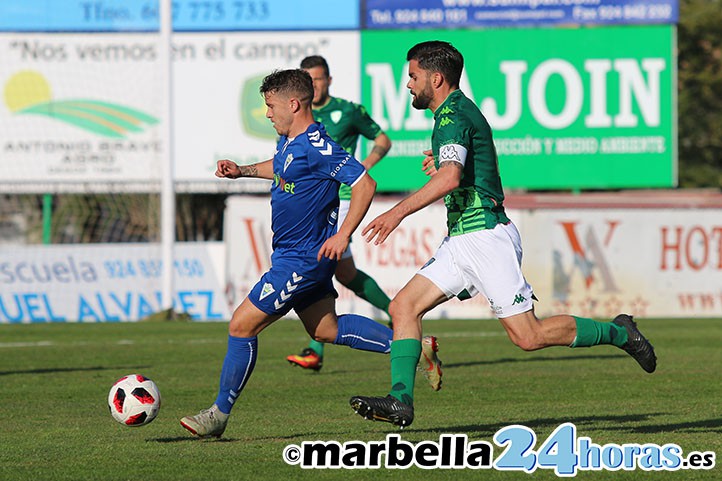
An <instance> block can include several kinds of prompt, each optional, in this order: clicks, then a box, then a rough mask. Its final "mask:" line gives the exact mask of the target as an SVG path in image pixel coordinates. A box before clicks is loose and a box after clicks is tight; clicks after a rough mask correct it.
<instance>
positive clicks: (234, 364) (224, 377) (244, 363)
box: [216, 335, 258, 414]
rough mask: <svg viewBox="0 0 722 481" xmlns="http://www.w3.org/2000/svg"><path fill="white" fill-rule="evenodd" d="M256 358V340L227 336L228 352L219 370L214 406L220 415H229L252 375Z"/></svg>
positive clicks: (254, 338) (254, 337)
mask: <svg viewBox="0 0 722 481" xmlns="http://www.w3.org/2000/svg"><path fill="white" fill-rule="evenodd" d="M257 357H258V338H256V336H253V337H233V336H231V335H229V336H228V350H227V351H226V358H225V359H224V360H223V369H222V370H221V387H220V390H219V391H218V397H217V398H216V405H217V406H218V409H220V410H221V412H222V413H225V414H230V413H231V408H232V407H233V403H235V402H236V399H237V398H238V395H239V394H241V391H243V387H244V386H245V385H246V383H247V382H248V378H250V377H251V373H253V368H254V367H255V365H256V358H257Z"/></svg>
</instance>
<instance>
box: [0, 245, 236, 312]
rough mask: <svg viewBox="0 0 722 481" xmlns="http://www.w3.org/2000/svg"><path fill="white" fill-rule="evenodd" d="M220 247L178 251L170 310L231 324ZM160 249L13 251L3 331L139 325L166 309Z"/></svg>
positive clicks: (1, 301)
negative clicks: (55, 325) (20, 326)
mask: <svg viewBox="0 0 722 481" xmlns="http://www.w3.org/2000/svg"><path fill="white" fill-rule="evenodd" d="M224 261H225V249H224V246H223V243H220V242H207V243H178V244H176V247H175V266H174V269H173V272H174V275H175V277H174V282H175V295H174V299H173V307H174V310H175V311H177V312H185V313H187V314H189V315H190V316H191V317H192V318H193V319H196V320H227V319H228V318H229V309H228V305H227V303H226V297H225V294H224V289H225V279H224V278H225V262H224ZM161 275H162V265H161V250H160V245H158V244H102V245H101V244H94V245H79V244H75V245H58V246H34V247H13V248H12V250H11V249H3V251H2V252H1V253H0V324H1V323H32V322H115V321H137V320H139V319H142V318H144V317H147V316H149V315H151V314H153V313H155V312H158V311H160V310H161V309H162V308H161V306H162V303H161Z"/></svg>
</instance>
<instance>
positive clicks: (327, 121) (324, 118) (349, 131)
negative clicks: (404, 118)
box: [313, 97, 381, 200]
mask: <svg viewBox="0 0 722 481" xmlns="http://www.w3.org/2000/svg"><path fill="white" fill-rule="evenodd" d="M313 118H314V119H315V120H316V122H321V123H322V124H323V126H324V127H325V128H326V132H327V133H328V135H329V137H331V138H332V139H333V140H334V141H336V143H337V144H339V145H340V146H341V147H343V148H344V150H345V151H346V152H348V153H349V154H351V155H354V152H356V145H357V144H358V138H359V135H363V136H364V137H366V138H367V139H369V140H373V139H375V138H376V137H378V136H379V134H380V133H381V127H379V125H378V124H377V123H376V122H374V120H373V119H372V118H371V116H370V115H369V114H368V112H366V109H365V108H364V107H363V105H359V104H355V103H353V102H350V101H348V100H344V99H340V98H338V97H331V99H330V100H329V102H328V103H327V104H326V105H324V106H323V107H321V108H320V109H313ZM338 195H339V198H341V199H342V200H349V199H351V187H349V186H347V185H342V186H341V188H340V189H339V191H338Z"/></svg>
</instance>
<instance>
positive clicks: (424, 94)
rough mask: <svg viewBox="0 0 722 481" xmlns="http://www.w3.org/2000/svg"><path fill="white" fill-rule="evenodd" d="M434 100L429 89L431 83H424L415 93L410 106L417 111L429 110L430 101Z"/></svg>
mask: <svg viewBox="0 0 722 481" xmlns="http://www.w3.org/2000/svg"><path fill="white" fill-rule="evenodd" d="M433 98H434V90H433V89H432V88H431V83H430V82H426V84H425V85H424V88H423V89H421V90H420V91H418V92H416V94H415V95H414V97H413V99H412V100H411V105H413V106H414V108H415V109H417V110H426V109H428V108H429V105H430V104H431V101H432V100H433Z"/></svg>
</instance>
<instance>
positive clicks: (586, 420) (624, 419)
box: [410, 413, 665, 436]
mask: <svg viewBox="0 0 722 481" xmlns="http://www.w3.org/2000/svg"><path fill="white" fill-rule="evenodd" d="M662 415H665V413H649V414H627V415H600V416H584V417H574V416H565V417H564V418H539V419H527V420H515V421H514V422H513V423H509V422H503V423H492V424H466V425H461V426H446V427H437V428H432V429H418V430H417V429H414V428H413V427H412V428H410V430H413V431H417V432H435V433H478V434H482V435H484V436H491V435H494V434H495V433H496V432H497V431H498V430H500V429H502V428H505V427H507V426H509V425H510V424H521V425H523V426H526V427H528V428H531V429H545V428H551V429H554V428H556V427H557V426H559V425H560V424H564V423H568V422H571V423H574V424H575V425H576V426H577V428H580V427H583V426H590V427H592V428H593V429H594V430H608V429H615V430H617V429H625V426H624V425H625V424H630V423H633V424H634V426H631V425H630V426H626V429H630V428H634V427H639V426H638V424H639V423H640V422H643V421H646V420H650V419H652V418H654V417H655V416H662ZM605 424H611V425H613V426H610V427H604V425H605Z"/></svg>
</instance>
